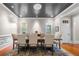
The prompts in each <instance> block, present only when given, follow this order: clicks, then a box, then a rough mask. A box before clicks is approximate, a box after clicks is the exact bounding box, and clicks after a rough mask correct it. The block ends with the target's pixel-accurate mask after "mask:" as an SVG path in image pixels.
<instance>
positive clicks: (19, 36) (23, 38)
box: [17, 35, 26, 44]
mask: <svg viewBox="0 0 79 59" xmlns="http://www.w3.org/2000/svg"><path fill="white" fill-rule="evenodd" d="M17 37H18V44H26V40H25V35H17Z"/></svg>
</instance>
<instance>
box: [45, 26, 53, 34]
mask: <svg viewBox="0 0 79 59" xmlns="http://www.w3.org/2000/svg"><path fill="white" fill-rule="evenodd" d="M45 30H46V33H50V34H51V30H52V28H51V25H46V29H45Z"/></svg>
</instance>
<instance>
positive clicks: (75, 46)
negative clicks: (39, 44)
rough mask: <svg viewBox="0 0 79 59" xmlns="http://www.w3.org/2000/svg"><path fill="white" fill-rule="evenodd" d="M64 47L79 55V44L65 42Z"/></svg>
mask: <svg viewBox="0 0 79 59" xmlns="http://www.w3.org/2000/svg"><path fill="white" fill-rule="evenodd" d="M61 46H62V48H64V49H65V50H67V51H69V52H70V53H72V54H73V55H75V56H79V44H69V43H63V44H62V45H61Z"/></svg>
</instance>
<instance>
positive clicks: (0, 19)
mask: <svg viewBox="0 0 79 59" xmlns="http://www.w3.org/2000/svg"><path fill="white" fill-rule="evenodd" d="M11 33H17V18H16V17H15V16H14V15H13V14H12V13H11V12H10V11H9V10H8V9H7V8H6V7H5V6H4V5H2V4H0V35H4V34H11Z"/></svg>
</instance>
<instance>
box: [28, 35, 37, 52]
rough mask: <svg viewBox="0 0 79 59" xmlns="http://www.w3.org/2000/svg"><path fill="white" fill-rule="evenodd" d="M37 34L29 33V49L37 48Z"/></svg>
mask: <svg viewBox="0 0 79 59" xmlns="http://www.w3.org/2000/svg"><path fill="white" fill-rule="evenodd" d="M37 39H38V37H37V34H35V33H31V34H30V35H29V50H30V51H35V50H36V48H37Z"/></svg>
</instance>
